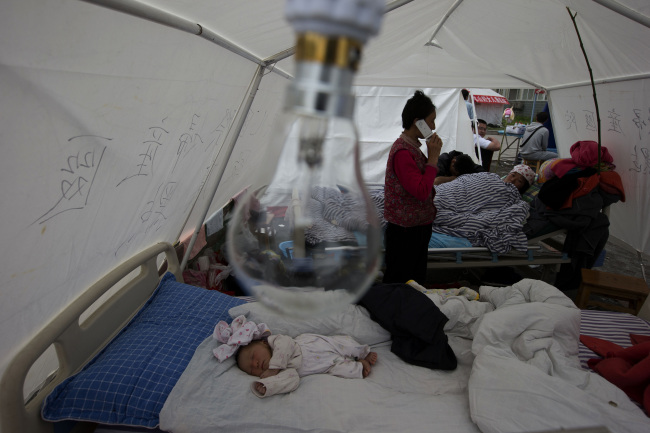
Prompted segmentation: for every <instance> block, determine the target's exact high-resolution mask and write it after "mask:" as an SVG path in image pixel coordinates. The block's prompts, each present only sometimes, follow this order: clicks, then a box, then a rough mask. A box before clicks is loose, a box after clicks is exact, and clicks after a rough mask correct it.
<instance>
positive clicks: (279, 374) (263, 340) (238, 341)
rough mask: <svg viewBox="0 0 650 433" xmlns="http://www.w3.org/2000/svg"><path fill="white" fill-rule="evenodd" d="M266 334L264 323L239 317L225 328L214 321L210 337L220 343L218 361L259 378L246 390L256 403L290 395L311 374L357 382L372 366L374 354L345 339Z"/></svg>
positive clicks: (349, 339)
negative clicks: (227, 361)
mask: <svg viewBox="0 0 650 433" xmlns="http://www.w3.org/2000/svg"><path fill="white" fill-rule="evenodd" d="M270 334H271V331H270V330H269V329H268V328H267V327H266V325H265V324H264V323H260V324H259V325H256V324H255V322H250V321H248V322H247V321H246V318H245V317H244V316H239V317H237V318H236V319H234V320H233V322H232V325H230V326H229V325H228V324H227V323H226V322H224V321H221V322H219V323H218V324H217V327H216V328H215V333H214V336H215V338H216V339H217V340H219V341H221V342H223V343H224V344H222V345H221V346H219V347H217V348H216V349H215V350H214V355H215V356H216V357H217V359H218V360H219V361H223V360H225V359H227V358H229V357H230V356H232V355H233V354H234V355H235V360H236V362H237V366H238V367H239V368H240V369H241V370H242V371H243V372H244V373H247V374H250V375H251V376H257V377H259V378H260V380H257V381H255V382H253V383H252V384H251V390H252V391H253V394H255V395H256V396H257V397H260V398H263V397H270V396H272V395H275V394H283V393H287V392H291V391H294V390H295V389H296V388H298V385H299V383H300V378H301V377H303V376H308V375H311V374H331V375H333V376H338V377H344V378H349V379H362V378H365V377H367V376H368V375H369V374H370V371H371V370H372V366H373V365H375V363H376V362H377V353H375V352H371V351H370V347H369V346H368V345H367V344H359V343H357V342H356V341H354V340H353V339H352V337H349V336H347V335H334V336H324V335H316V334H301V335H298V336H297V337H296V338H291V337H289V336H287V335H270Z"/></svg>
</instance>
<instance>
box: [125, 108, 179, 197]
mask: <svg viewBox="0 0 650 433" xmlns="http://www.w3.org/2000/svg"><path fill="white" fill-rule="evenodd" d="M166 119H167V118H165V119H163V120H162V122H161V123H164V122H165V120H166ZM167 134H169V131H167V130H166V129H165V128H163V127H162V126H152V127H150V128H149V136H148V137H147V139H146V140H144V141H143V142H142V144H143V145H145V146H146V147H145V151H144V153H140V154H138V156H139V157H141V159H140V161H139V162H138V164H136V167H137V171H136V173H135V174H132V175H130V176H127V177H125V178H124V179H122V180H121V181H119V182H118V184H117V185H116V186H120V184H122V182H124V181H126V180H128V179H131V178H132V177H136V176H150V175H153V167H154V166H153V164H154V160H155V158H156V152H157V151H158V148H159V147H160V146H162V145H163V140H164V138H165V137H166V136H167Z"/></svg>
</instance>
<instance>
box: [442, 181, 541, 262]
mask: <svg viewBox="0 0 650 433" xmlns="http://www.w3.org/2000/svg"><path fill="white" fill-rule="evenodd" d="M434 203H435V205H436V208H437V209H438V214H437V215H436V219H435V221H434V222H433V231H434V232H435V233H442V234H446V235H450V236H457V237H461V238H467V239H468V240H469V241H470V242H471V243H472V245H473V246H475V247H487V248H488V249H490V251H492V252H495V253H507V252H509V251H510V250H511V249H513V248H514V249H516V250H519V251H526V249H527V246H528V242H527V239H526V235H524V232H523V224H524V222H525V220H526V217H527V216H528V207H529V206H528V203H526V202H525V201H523V200H522V199H521V195H520V194H519V191H517V189H516V188H515V187H514V185H512V184H509V183H505V182H503V181H502V180H501V178H500V177H499V175H497V174H496V173H473V174H465V175H462V176H459V177H458V178H456V179H455V180H454V181H452V182H447V183H443V184H441V185H438V186H436V195H435V198H434Z"/></svg>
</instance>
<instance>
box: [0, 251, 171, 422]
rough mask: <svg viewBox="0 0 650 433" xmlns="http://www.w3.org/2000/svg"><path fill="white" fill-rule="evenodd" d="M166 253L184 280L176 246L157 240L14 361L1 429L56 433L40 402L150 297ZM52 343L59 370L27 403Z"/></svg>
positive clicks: (1, 397) (1, 385)
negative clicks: (32, 375) (34, 371)
mask: <svg viewBox="0 0 650 433" xmlns="http://www.w3.org/2000/svg"><path fill="white" fill-rule="evenodd" d="M162 253H164V254H165V257H166V260H167V266H168V270H169V271H170V272H172V273H173V274H174V275H175V276H176V280H177V281H180V282H182V281H183V280H182V272H181V269H180V266H179V264H178V258H177V256H176V251H175V250H174V247H173V246H172V245H171V244H169V243H158V244H156V245H153V246H151V247H149V248H147V249H145V250H144V251H141V252H140V253H138V254H136V255H134V256H133V257H131V258H130V259H128V260H126V261H125V262H123V263H121V264H120V265H119V266H117V267H116V268H115V269H113V270H112V271H110V272H109V273H107V274H106V275H105V276H104V277H102V278H101V279H100V280H99V281H97V282H96V283H95V284H93V285H92V286H90V287H89V288H88V290H86V291H85V292H84V293H82V294H81V295H80V296H79V297H78V298H77V299H75V300H74V301H73V302H72V303H71V304H70V305H68V307H67V308H65V309H64V310H63V311H62V312H61V313H60V314H59V315H58V316H56V317H55V318H54V319H53V320H52V321H51V322H50V323H48V324H47V325H45V326H44V327H43V328H42V329H41V331H40V332H38V333H37V334H36V336H35V337H34V338H33V339H32V340H31V341H30V342H29V343H27V344H26V345H25V346H24V347H23V348H22V349H21V350H20V351H19V352H18V353H17V354H16V356H15V357H14V358H13V359H12V360H11V361H10V363H9V365H8V366H7V369H6V370H5V372H4V375H3V376H2V379H0V431H2V432H4V433H13V432H29V433H46V432H47V433H52V432H53V431H54V425H53V424H52V423H48V422H46V421H43V420H42V419H41V416H40V410H41V404H42V402H43V400H44V399H45V397H46V396H47V395H48V394H49V393H50V392H51V391H52V390H53V389H54V388H55V387H56V386H57V385H58V384H59V383H61V382H62V381H63V380H65V379H66V378H67V377H69V376H70V375H72V374H74V373H76V372H78V371H79V370H81V368H82V367H83V366H84V365H85V364H86V363H87V362H88V361H90V359H92V357H93V356H94V355H95V354H96V353H97V352H99V351H100V350H101V349H102V348H103V347H104V346H105V345H106V344H107V343H108V342H109V341H110V340H111V339H112V338H113V337H114V336H115V335H116V334H117V333H118V332H119V330H120V329H122V327H124V326H125V325H126V324H127V322H128V321H129V320H130V319H131V318H132V317H133V316H134V315H135V313H136V312H137V311H138V310H139V309H140V307H141V306H142V305H143V304H144V303H145V302H146V301H147V299H148V298H149V297H150V296H151V294H152V292H153V291H154V289H155V288H156V287H157V285H158V282H159V280H160V277H159V275H158V269H157V264H156V260H157V257H158V256H159V255H160V254H162ZM137 268H140V272H139V273H138V274H137V275H136V276H135V277H133V279H131V280H130V281H129V282H127V283H126V284H125V285H124V286H123V287H121V288H119V289H118V290H116V292H115V293H114V294H112V295H111V296H110V297H109V298H108V299H106V300H105V302H103V303H102V305H101V306H99V307H98V308H97V309H96V310H95V311H94V312H93V313H92V314H90V315H89V316H88V318H85V319H84V321H83V323H82V324H81V325H80V323H79V322H80V317H81V316H82V315H83V314H84V312H86V311H87V310H88V308H89V307H91V306H92V305H93V303H94V302H95V301H97V300H98V299H99V298H100V297H101V296H102V295H103V294H104V293H106V292H107V291H108V290H110V289H111V288H112V287H113V286H115V285H116V284H118V283H119V282H120V280H122V279H123V278H124V277H126V276H127V275H129V274H130V273H131V272H132V271H134V270H136V269H137ZM51 345H53V346H54V348H55V350H56V356H57V359H58V363H59V365H58V369H57V370H56V371H55V373H54V374H53V375H52V376H51V377H49V378H48V380H49V382H47V383H45V384H44V385H43V387H42V388H40V389H39V390H38V391H37V392H36V393H35V394H32V395H31V396H30V398H29V399H28V401H27V402H25V399H24V396H23V388H24V386H25V385H24V384H25V378H26V376H27V374H28V372H29V369H30V368H31V367H32V365H33V364H34V363H35V362H36V361H37V360H38V358H39V357H40V356H41V355H42V354H43V353H44V352H45V351H46V350H47V349H48V348H49V347H50V346H51Z"/></svg>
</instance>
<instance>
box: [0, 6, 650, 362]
mask: <svg viewBox="0 0 650 433" xmlns="http://www.w3.org/2000/svg"><path fill="white" fill-rule="evenodd" d="M92 2H95V3H104V4H105V5H108V6H109V7H110V8H113V9H122V10H125V11H127V12H128V13H123V12H119V11H115V10H112V9H110V8H105V7H101V6H98V5H95V4H90V3H92ZM387 6H388V9H389V12H388V13H387V14H386V17H385V21H384V24H383V27H382V30H381V34H380V35H379V36H378V37H376V38H374V39H372V40H371V41H370V42H369V44H368V46H367V47H366V50H365V51H364V59H363V63H362V68H361V70H360V72H359V74H358V76H357V78H356V82H355V84H356V85H358V86H400V87H406V88H409V89H414V88H427V89H431V88H449V89H454V92H457V90H458V89H459V88H462V87H468V86H471V87H474V88H518V87H539V88H544V89H546V90H547V92H548V95H549V98H550V101H551V111H552V120H553V123H554V125H555V134H556V138H557V142H558V149H559V151H560V153H561V155H562V156H568V149H569V147H570V146H571V144H573V143H574V142H575V141H577V140H595V139H596V138H597V134H596V130H595V127H594V125H595V122H594V116H595V114H594V113H595V108H594V103H593V100H592V96H591V95H592V90H591V87H590V86H589V85H588V83H589V73H588V70H587V67H586V64H585V62H584V59H583V57H582V53H581V50H580V44H579V42H578V39H577V37H576V34H575V30H574V28H573V24H572V22H571V19H570V17H569V13H568V12H567V9H566V6H568V7H570V8H571V11H573V13H577V17H576V20H577V25H578V27H579V29H580V31H581V34H582V38H583V42H584V46H585V49H586V51H587V54H588V56H589V60H590V62H591V68H592V70H593V75H594V79H595V81H596V83H597V84H598V85H597V89H596V90H597V93H598V98H599V107H600V117H601V120H602V134H603V135H602V143H603V145H605V146H607V147H608V149H609V150H610V153H612V155H613V156H614V159H615V161H616V163H617V169H618V171H619V173H621V175H622V176H623V182H624V186H625V188H626V192H627V201H626V203H623V204H620V205H616V206H614V207H613V208H612V215H611V221H612V229H611V231H612V234H613V235H614V236H616V237H618V238H619V239H621V240H623V241H625V242H627V243H628V244H630V245H632V246H633V247H634V248H636V249H638V250H641V251H644V252H646V253H648V252H650V227H649V226H648V224H647V217H644V215H647V214H648V211H649V210H650V203H649V198H648V197H649V194H648V191H649V187H650V158H648V154H649V152H650V150H649V149H650V138H649V137H650V135H649V131H650V116H649V114H650V112H649V110H650V108H649V105H648V101H650V56H649V55H648V54H649V53H650V49H649V48H650V46H649V44H650V29H649V28H648V26H649V25H650V4H648V2H647V0H616V1H615V0H596V1H590V2H587V1H578V0H543V1H540V0H464V1H462V0H437V1H435V2H431V1H429V0H414V1H410V2H409V1H394V2H388V3H387ZM283 7H284V1H282V0H242V1H237V2H233V1H227V0H209V1H206V0H146V1H133V0H105V1H100V0H94V1H89V2H83V1H79V0H5V1H3V4H2V14H0V40H1V41H2V42H1V43H0V101H1V107H2V108H1V109H2V112H1V115H0V145H1V146H2V151H3V158H2V159H0V180H1V181H2V185H3V186H2V189H1V191H2V192H0V202H1V203H2V219H1V221H2V223H1V224H0V241H2V244H3V245H5V249H4V250H3V251H2V253H0V263H1V264H0V277H1V281H2V283H1V284H2V287H1V290H2V291H1V293H2V302H1V303H0V325H1V329H2V332H1V333H0V347H2V353H1V354H0V374H1V373H2V372H3V371H4V366H5V365H6V363H7V361H8V359H10V358H11V356H12V355H13V354H14V353H15V352H16V351H17V350H18V348H19V347H20V346H21V345H22V344H23V343H24V342H25V341H26V340H27V339H29V338H30V337H31V336H32V335H33V334H34V333H36V332H38V331H39V330H40V329H41V328H42V327H44V326H45V325H46V324H47V323H48V321H49V320H50V319H51V318H52V317H54V316H55V315H56V314H57V313H58V312H59V311H60V310H61V309H62V308H64V306H65V305H67V304H68V303H69V302H70V301H71V300H73V299H75V298H76V297H77V296H79V294H80V293H81V292H82V291H83V290H84V289H85V288H86V287H88V286H89V285H90V284H91V283H93V282H94V281H96V280H97V279H98V278H99V277H100V276H102V275H103V274H105V273H106V272H107V271H108V270H110V269H112V268H113V267H115V266H116V265H117V264H118V263H120V262H121V261H122V260H124V258H126V257H128V256H130V255H132V254H134V253H136V252H138V251H140V250H142V249H143V248H144V247H146V246H149V245H151V244H153V243H156V242H160V241H167V242H174V241H175V240H176V239H178V238H179V236H180V235H181V234H187V233H188V232H191V231H192V230H193V229H194V227H195V226H196V225H197V224H198V223H200V221H201V220H202V217H203V216H204V215H205V213H206V209H207V207H208V206H211V208H210V209H211V210H215V209H217V208H218V207H220V206H222V205H223V204H224V203H225V202H226V201H227V199H228V198H229V197H231V196H232V195H233V194H235V193H236V192H237V191H239V190H241V189H242V188H244V187H246V186H247V185H248V184H259V183H261V182H265V181H268V179H270V177H271V175H272V173H273V171H274V170H275V164H276V160H275V159H277V155H279V153H280V149H269V148H268V146H267V145H266V143H268V142H269V140H268V139H269V134H271V130H272V126H273V124H274V122H275V119H276V116H277V113H278V112H279V110H280V107H281V106H282V102H283V90H284V87H285V86H286V83H287V80H286V77H287V76H290V75H291V73H292V61H293V59H292V58H291V57H290V56H288V55H290V54H291V52H292V51H291V48H292V46H293V43H294V36H293V34H292V31H291V29H290V28H289V27H288V25H287V23H286V22H285V20H284V18H283ZM141 11H142V12H141ZM142 16H149V17H150V18H149V19H142ZM152 21H155V22H152ZM480 22H488V23H489V22H502V23H507V25H499V26H490V27H489V31H488V30H485V31H481V28H480V27H477V26H475V25H474V23H480ZM160 23H164V24H165V25H161V24H160ZM173 27H176V28H173ZM540 28H542V29H544V31H543V33H540V31H539V29H540ZM179 29H180V30H179ZM192 33H194V34H199V33H200V34H201V36H200V37H197V36H195V35H193V34H192ZM213 42H214V43H213ZM277 59H283V60H280V61H279V62H277V64H276V63H275V62H274V61H275V60H277ZM377 91H379V90H377ZM452 93H453V92H452ZM362 96H363V95H360V100H359V102H358V109H359V108H365V107H366V106H367V107H368V109H369V110H373V109H375V107H372V106H368V105H367V104H366V103H368V104H370V103H369V102H368V101H365V102H364V101H363V98H362ZM455 102H456V103H457V104H460V100H459V99H458V100H456V101H455ZM403 103H404V101H395V102H394V105H396V106H398V107H402V106H403ZM440 104H441V110H442V111H445V110H447V108H448V107H446V104H452V106H451V107H450V108H449V111H448V113H453V104H454V98H453V94H452V95H451V96H450V97H447V98H446V99H444V98H443V102H442V103H440ZM443 106H445V107H444V108H443ZM458 107H460V105H458ZM392 108H394V107H391V109H392ZM395 109H396V110H397V108H395ZM458 112H460V110H457V113H458ZM397 121H398V120H395V122H397ZM441 125H442V123H441ZM446 126H447V125H445V127H446ZM240 127H241V129H240ZM384 128H386V129H385V130H384ZM440 128H441V133H442V132H443V130H444V127H442V126H441V127H440ZM459 131H460V130H459ZM379 132H382V134H381V137H379ZM384 132H385V134H384ZM397 133H399V126H398V125H396V124H392V125H381V127H378V128H377V130H376V131H365V130H364V131H362V135H361V140H362V141H363V142H364V153H366V154H368V155H371V153H370V150H368V148H369V147H370V148H372V146H371V145H372V143H375V142H379V141H380V140H386V141H391V140H393V139H394V137H395V136H396V134H397ZM445 133H446V132H445ZM449 134H450V136H451V135H452V134H453V132H449ZM456 134H458V132H457V133H456ZM457 141H459V142H460V141H463V140H461V139H459V138H458V136H457ZM380 157H381V155H377V156H376V158H377V159H379V158H380ZM274 158H275V159H274ZM369 165H370V164H369ZM224 170H225V171H224ZM369 170H370V169H369ZM373 170H379V171H378V172H377V173H380V172H381V169H375V168H373ZM217 181H219V182H217ZM217 184H218V188H215V187H214V186H213V185H217ZM210 203H212V204H211V205H210ZM44 370H45V371H44V373H45V374H47V373H48V371H47V368H44ZM49 371H51V370H49Z"/></svg>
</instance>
